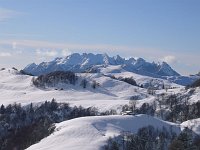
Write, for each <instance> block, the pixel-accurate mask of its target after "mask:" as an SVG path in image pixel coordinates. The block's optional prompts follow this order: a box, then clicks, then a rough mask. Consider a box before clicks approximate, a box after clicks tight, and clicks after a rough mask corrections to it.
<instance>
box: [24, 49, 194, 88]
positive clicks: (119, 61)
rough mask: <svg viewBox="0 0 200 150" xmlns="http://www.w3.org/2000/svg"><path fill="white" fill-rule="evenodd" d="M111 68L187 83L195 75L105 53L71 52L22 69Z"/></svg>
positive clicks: (36, 72)
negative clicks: (63, 56)
mask: <svg viewBox="0 0 200 150" xmlns="http://www.w3.org/2000/svg"><path fill="white" fill-rule="evenodd" d="M105 68H106V70H108V69H107V68H111V69H110V72H109V73H122V72H133V73H136V74H139V75H144V76H149V77H153V78H161V79H167V80H169V81H171V82H174V83H177V84H180V85H188V84H191V83H192V82H194V81H195V80H196V78H197V77H196V76H193V77H188V76H181V75H180V74H179V73H177V72H176V71H175V70H174V69H172V68H171V67H170V65H168V64H167V63H166V62H161V63H155V62H152V63H150V62H147V61H145V60H144V59H142V58H133V57H131V58H129V59H126V58H122V57H120V56H119V55H117V56H114V57H110V56H108V55H107V54H92V53H83V54H79V53H73V54H71V55H69V56H67V57H65V58H56V59H54V60H52V61H50V62H42V63H40V64H38V65H37V64H35V63H32V64H29V65H28V66H26V67H25V68H24V69H23V71H25V72H26V73H29V74H32V75H41V74H46V73H50V72H53V71H72V72H76V73H81V72H90V73H99V72H101V73H102V72H103V71H104V70H105Z"/></svg>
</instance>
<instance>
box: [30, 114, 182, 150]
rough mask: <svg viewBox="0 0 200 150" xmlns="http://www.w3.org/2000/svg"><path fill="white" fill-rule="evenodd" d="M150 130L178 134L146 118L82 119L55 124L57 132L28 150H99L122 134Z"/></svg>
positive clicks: (173, 127) (166, 124)
mask: <svg viewBox="0 0 200 150" xmlns="http://www.w3.org/2000/svg"><path fill="white" fill-rule="evenodd" d="M149 125H151V126H153V127H154V128H156V129H159V130H162V128H163V127H165V128H166V129H167V130H168V131H173V132H175V133H177V134H179V133H180V131H181V128H180V126H179V125H178V124H174V123H170V122H166V121H162V120H159V119H157V118H154V117H151V116H148V115H136V116H96V117H83V118H77V119H73V120H69V121H65V122H62V123H59V124H56V131H55V132H54V133H53V134H51V135H50V136H48V137H47V138H45V139H43V140H42V141H40V142H39V143H37V144H35V145H32V146H31V147H29V148H28V149H27V150H36V149H40V150H47V149H48V150H55V149H56V150H66V149H69V150H78V149H84V150H94V149H95V150H101V149H102V146H104V145H105V144H106V141H107V140H108V138H109V137H113V136H118V135H119V134H120V133H122V132H123V131H130V132H132V133H136V132H137V131H138V130H139V129H140V128H142V127H147V126H149Z"/></svg>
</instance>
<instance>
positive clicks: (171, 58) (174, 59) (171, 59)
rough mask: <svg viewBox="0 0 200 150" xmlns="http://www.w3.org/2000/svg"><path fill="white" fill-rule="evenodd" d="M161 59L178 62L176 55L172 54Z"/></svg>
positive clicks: (169, 62)
mask: <svg viewBox="0 0 200 150" xmlns="http://www.w3.org/2000/svg"><path fill="white" fill-rule="evenodd" d="M161 60H162V61H164V62H167V63H168V64H174V63H176V62H177V59H176V57H175V56H172V55H168V56H165V57H163V58H162V59H161Z"/></svg>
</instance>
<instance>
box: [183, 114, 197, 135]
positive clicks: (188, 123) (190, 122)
mask: <svg viewBox="0 0 200 150" xmlns="http://www.w3.org/2000/svg"><path fill="white" fill-rule="evenodd" d="M181 126H183V127H188V128H189V129H191V130H192V131H193V132H194V133H196V134H198V135H200V118H198V119H192V120H188V121H185V122H183V123H182V124H181Z"/></svg>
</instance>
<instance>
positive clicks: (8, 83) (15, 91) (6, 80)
mask: <svg viewBox="0 0 200 150" xmlns="http://www.w3.org/2000/svg"><path fill="white" fill-rule="evenodd" d="M77 75H78V76H79V78H86V79H87V80H88V81H93V80H95V81H96V82H98V83H99V85H100V86H99V87H97V88H96V89H93V88H92V87H91V86H90V85H88V87H87V88H86V89H83V87H81V86H80V81H79V82H78V83H77V84H76V85H70V84H67V85H64V86H63V85H62V86H61V87H55V88H50V89H40V88H36V87H35V86H34V85H32V81H31V80H32V78H33V77H31V76H28V75H21V74H19V73H18V72H17V71H14V70H12V69H6V70H3V71H0V104H12V103H14V102H17V103H22V104H29V103H31V102H33V103H38V102H44V101H46V100H51V99H53V98H55V99H56V100H57V101H58V102H69V103H70V104H74V105H82V106H84V107H90V106H96V107H98V108H99V109H100V110H101V109H102V110H109V109H112V108H114V109H117V108H118V107H121V106H122V105H125V104H127V103H128V102H129V99H130V97H131V96H134V95H137V96H139V97H141V99H152V98H153V97H152V96H150V95H148V94H147V90H146V89H142V88H139V87H136V86H132V85H130V84H128V83H125V82H122V81H118V80H114V79H111V78H110V77H106V76H104V75H102V74H99V73H96V74H90V73H84V74H77ZM61 88H63V89H64V90H60V89H61ZM55 89H57V90H55Z"/></svg>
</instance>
